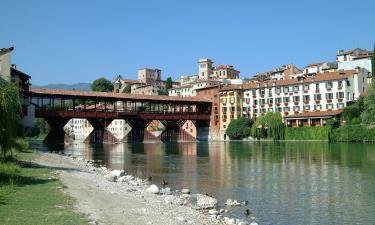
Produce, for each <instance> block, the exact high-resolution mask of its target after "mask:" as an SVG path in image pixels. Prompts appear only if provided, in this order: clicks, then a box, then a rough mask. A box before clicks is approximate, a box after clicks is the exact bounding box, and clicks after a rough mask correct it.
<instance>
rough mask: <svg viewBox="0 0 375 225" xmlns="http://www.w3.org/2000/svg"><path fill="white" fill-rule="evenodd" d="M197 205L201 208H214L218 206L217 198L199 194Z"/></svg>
mask: <svg viewBox="0 0 375 225" xmlns="http://www.w3.org/2000/svg"><path fill="white" fill-rule="evenodd" d="M197 206H198V208H199V209H212V208H215V207H216V206H217V200H216V198H212V197H209V196H207V195H202V194H197Z"/></svg>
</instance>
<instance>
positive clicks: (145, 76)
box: [138, 68, 161, 84]
mask: <svg viewBox="0 0 375 225" xmlns="http://www.w3.org/2000/svg"><path fill="white" fill-rule="evenodd" d="M138 80H139V81H140V82H142V83H145V84H154V83H158V82H161V70H160V69H149V68H144V69H140V70H138Z"/></svg>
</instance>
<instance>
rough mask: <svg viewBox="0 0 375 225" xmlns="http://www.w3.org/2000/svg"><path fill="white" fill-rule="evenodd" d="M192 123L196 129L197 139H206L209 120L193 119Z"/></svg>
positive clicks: (208, 130) (208, 131)
mask: <svg viewBox="0 0 375 225" xmlns="http://www.w3.org/2000/svg"><path fill="white" fill-rule="evenodd" d="M193 123H194V125H195V127H196V129H197V139H198V140H199V141H207V140H208V136H209V133H210V121H206V120H195V121H193Z"/></svg>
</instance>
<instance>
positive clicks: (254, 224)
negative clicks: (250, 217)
mask: <svg viewBox="0 0 375 225" xmlns="http://www.w3.org/2000/svg"><path fill="white" fill-rule="evenodd" d="M250 225H258V223H255V222H251V223H250Z"/></svg>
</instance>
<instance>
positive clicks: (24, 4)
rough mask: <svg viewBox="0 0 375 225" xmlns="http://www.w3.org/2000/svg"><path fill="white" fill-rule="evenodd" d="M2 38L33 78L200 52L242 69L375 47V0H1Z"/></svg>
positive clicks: (189, 59) (54, 78)
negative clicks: (11, 47) (13, 48)
mask: <svg viewBox="0 0 375 225" xmlns="http://www.w3.org/2000/svg"><path fill="white" fill-rule="evenodd" d="M0 6H1V8H2V10H1V11H2V12H1V17H2V25H1V29H0V47H8V46H12V45H14V46H15V51H14V52H13V63H15V64H17V66H18V67H17V68H19V69H20V70H22V71H24V72H26V73H28V74H30V75H31V76H32V83H33V84H39V85H43V84H48V83H75V82H91V81H93V80H94V79H96V78H98V77H102V76H104V77H106V78H108V79H112V78H113V77H114V76H115V75H117V74H121V75H123V76H125V77H128V78H132V79H134V78H136V74H137V70H138V69H140V68H144V67H151V68H153V67H157V68H161V69H162V75H163V77H167V76H170V75H171V76H172V77H174V78H177V77H178V76H180V75H183V74H196V73H197V70H198V67H197V61H198V59H199V58H202V57H209V58H211V59H212V60H213V61H214V62H215V64H231V65H234V66H235V67H236V68H238V69H239V70H240V71H241V76H242V77H249V76H252V75H254V74H255V73H256V72H261V71H266V70H269V69H272V68H274V67H276V66H281V65H283V64H287V63H293V64H295V65H296V66H298V67H303V66H305V65H306V64H309V63H315V62H321V61H333V60H334V59H335V53H336V51H337V50H339V49H351V48H354V47H361V48H367V49H372V48H373V43H374V41H375V29H374V25H375V13H374V9H375V1H372V0H362V1H359V0H357V1H354V0H353V1H349V0H283V1H280V0H262V1H260V0H259V1H258V0H252V1H251V0H232V1H223V0H216V1H213V0H206V1H200V0H185V1H183V0H180V1H177V0H158V1H156V0H154V1H152V0H148V1H146V0H136V1H135V0H134V1H130V0H123V1H120V0H119V1H114V0H108V1H99V0H82V1H75V0H74V1H73V0H72V1H70V0H64V1H52V0H34V1H33V0H23V1H21V0H1V2H0Z"/></svg>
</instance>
